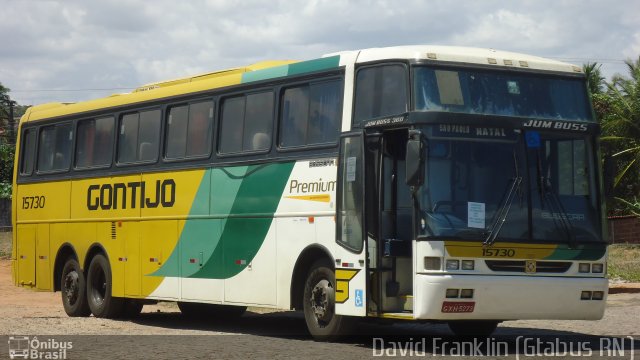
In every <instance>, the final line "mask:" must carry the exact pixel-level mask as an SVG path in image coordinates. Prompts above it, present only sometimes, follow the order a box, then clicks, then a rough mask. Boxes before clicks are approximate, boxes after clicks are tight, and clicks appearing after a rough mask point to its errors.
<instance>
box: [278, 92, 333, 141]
mask: <svg viewBox="0 0 640 360" xmlns="http://www.w3.org/2000/svg"><path fill="white" fill-rule="evenodd" d="M341 95H342V86H341V82H340V81H331V82H324V83H317V84H310V85H303V86H297V87H293V88H289V89H286V90H285V91H284V94H283V97H282V104H283V105H282V106H283V109H282V116H281V121H280V146H281V147H291V146H301V145H313V144H325V143H335V142H336V141H337V138H338V134H339V133H340V119H341V115H342V101H341V100H342V96H341Z"/></svg>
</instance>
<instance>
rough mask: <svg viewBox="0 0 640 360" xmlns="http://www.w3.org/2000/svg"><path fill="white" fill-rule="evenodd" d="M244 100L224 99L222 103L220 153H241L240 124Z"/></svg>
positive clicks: (242, 117) (242, 119)
mask: <svg viewBox="0 0 640 360" xmlns="http://www.w3.org/2000/svg"><path fill="white" fill-rule="evenodd" d="M244 103H245V98H244V96H242V97H236V98H230V99H226V100H225V101H224V102H223V103H222V117H221V121H222V124H221V128H220V152H221V153H234V152H240V151H242V125H243V124H242V123H243V122H244Z"/></svg>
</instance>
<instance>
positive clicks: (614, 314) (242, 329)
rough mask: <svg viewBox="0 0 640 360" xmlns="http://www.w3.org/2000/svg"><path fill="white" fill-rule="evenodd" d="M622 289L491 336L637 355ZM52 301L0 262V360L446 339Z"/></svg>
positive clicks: (250, 351)
mask: <svg viewBox="0 0 640 360" xmlns="http://www.w3.org/2000/svg"><path fill="white" fill-rule="evenodd" d="M625 289H626V290H625V291H622V292H619V293H616V294H611V295H609V299H608V301H607V310H606V313H605V316H604V318H603V319H602V320H599V321H542V320H540V321H509V322H504V323H502V324H501V325H500V327H499V328H498V330H497V331H496V333H495V336H497V337H498V338H499V339H505V341H508V342H509V344H510V345H509V346H510V348H509V351H510V352H513V351H517V350H518V340H517V339H518V337H521V336H523V335H524V336H551V337H555V338H558V337H560V338H569V339H578V340H577V341H582V339H586V340H587V341H589V339H592V340H590V341H594V340H593V339H594V336H598V338H597V339H599V337H601V336H611V337H620V336H632V337H633V338H634V339H637V340H635V342H634V343H633V344H634V345H632V346H634V347H635V349H636V350H635V351H636V352H638V353H640V315H638V314H640V288H638V289H633V288H631V289H629V286H627V287H626V288H625ZM60 297H61V294H60V293H59V292H57V293H51V292H36V291H32V290H29V289H25V288H20V287H15V286H13V284H12V283H11V263H10V261H8V260H0V340H2V341H0V359H3V358H5V356H6V354H7V352H6V351H7V345H6V344H7V341H6V339H9V337H10V336H18V335H20V336H25V335H26V336H31V338H33V335H37V337H38V338H39V339H46V338H47V336H54V338H55V339H61V337H62V339H64V338H65V337H67V338H68V339H71V340H73V342H74V346H75V348H74V350H73V351H74V352H73V354H72V355H69V356H67V358H80V359H112V358H113V359H115V358H149V359H152V358H153V359H165V358H166V359H169V358H176V351H180V352H179V354H180V356H178V358H187V357H189V358H195V359H200V358H202V359H205V358H206V359H208V358H225V359H226V358H238V359H247V358H248V359H254V358H255V359H258V358H260V359H262V358H274V359H277V358H287V359H288V358H306V359H323V360H326V354H327V353H328V352H330V353H333V354H334V355H333V356H332V358H333V359H353V358H369V357H371V356H372V353H373V354H375V351H376V350H375V348H373V346H374V345H373V341H372V339H374V338H375V337H378V336H383V337H384V336H392V337H394V338H395V337H397V336H404V337H405V338H409V337H411V339H414V338H415V337H416V336H420V337H423V338H429V339H434V338H435V339H440V338H442V339H451V333H450V332H449V330H448V328H447V326H446V325H434V324H415V323H405V324H396V325H393V326H388V325H385V326H383V325H380V324H377V323H366V324H364V325H361V326H360V327H359V329H358V331H360V334H363V336H360V337H358V338H357V339H356V340H349V341H346V342H339V343H319V342H314V341H313V340H312V339H311V338H310V337H309V336H308V335H306V329H305V323H304V319H303V317H302V315H301V314H300V313H299V312H288V311H282V312H273V311H269V310H262V309H257V308H249V311H248V312H247V313H246V314H245V315H243V316H242V317H241V318H239V319H235V320H232V321H230V322H219V321H212V320H211V319H200V320H195V321H194V320H188V319H186V318H184V317H182V316H181V314H180V312H179V310H178V308H177V306H176V305H175V303H159V304H158V305H147V306H145V307H144V309H143V313H142V314H141V315H140V316H139V317H138V318H136V319H134V320H107V319H96V318H94V317H92V316H91V317H87V318H70V317H68V316H67V315H66V314H65V312H64V310H63V308H62V304H61V300H60ZM3 335H4V336H3ZM78 335H80V336H78ZM91 335H94V336H91ZM95 335H100V336H95ZM104 335H111V336H104ZM131 335H161V336H131ZM178 335H180V336H178ZM184 335H189V336H184ZM3 338H4V340H3ZM573 341H576V340H573ZM431 350H432V351H435V350H434V349H431ZM627 354H628V353H627ZM639 355H640V354H639ZM446 357H449V356H446ZM452 358H457V357H455V356H454V357H452ZM507 358H516V359H517V357H511V356H508V357H507Z"/></svg>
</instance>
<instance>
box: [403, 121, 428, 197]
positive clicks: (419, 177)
mask: <svg viewBox="0 0 640 360" xmlns="http://www.w3.org/2000/svg"><path fill="white" fill-rule="evenodd" d="M425 148H426V147H425V146H424V141H423V139H422V132H420V130H409V139H408V140H407V157H406V161H405V164H406V182H407V185H409V186H413V187H419V186H421V185H422V184H423V183H424V178H425V171H424V162H425V158H426V154H425V152H426V149H425Z"/></svg>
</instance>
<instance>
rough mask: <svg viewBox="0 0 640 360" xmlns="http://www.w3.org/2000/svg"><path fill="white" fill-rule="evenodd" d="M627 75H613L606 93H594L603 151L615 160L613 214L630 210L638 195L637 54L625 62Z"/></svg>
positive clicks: (639, 81) (639, 111)
mask: <svg viewBox="0 0 640 360" xmlns="http://www.w3.org/2000/svg"><path fill="white" fill-rule="evenodd" d="M625 63H626V65H627V68H628V71H629V77H623V76H621V75H616V76H614V77H613V78H612V80H611V82H610V83H607V84H606V85H607V86H606V92H605V93H602V94H596V95H594V109H595V111H596V113H597V114H598V116H599V120H600V123H601V125H602V133H603V137H602V141H603V152H604V153H605V155H610V156H612V157H613V158H614V159H616V160H617V174H616V176H615V181H614V187H615V196H616V197H617V198H619V199H620V201H619V202H618V204H617V205H620V206H616V205H614V207H615V208H614V209H613V210H614V213H620V212H627V211H631V209H632V207H630V206H629V205H630V204H632V203H631V202H630V200H629V199H635V198H637V197H638V195H640V57H638V59H637V60H636V61H631V60H627V61H625Z"/></svg>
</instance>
